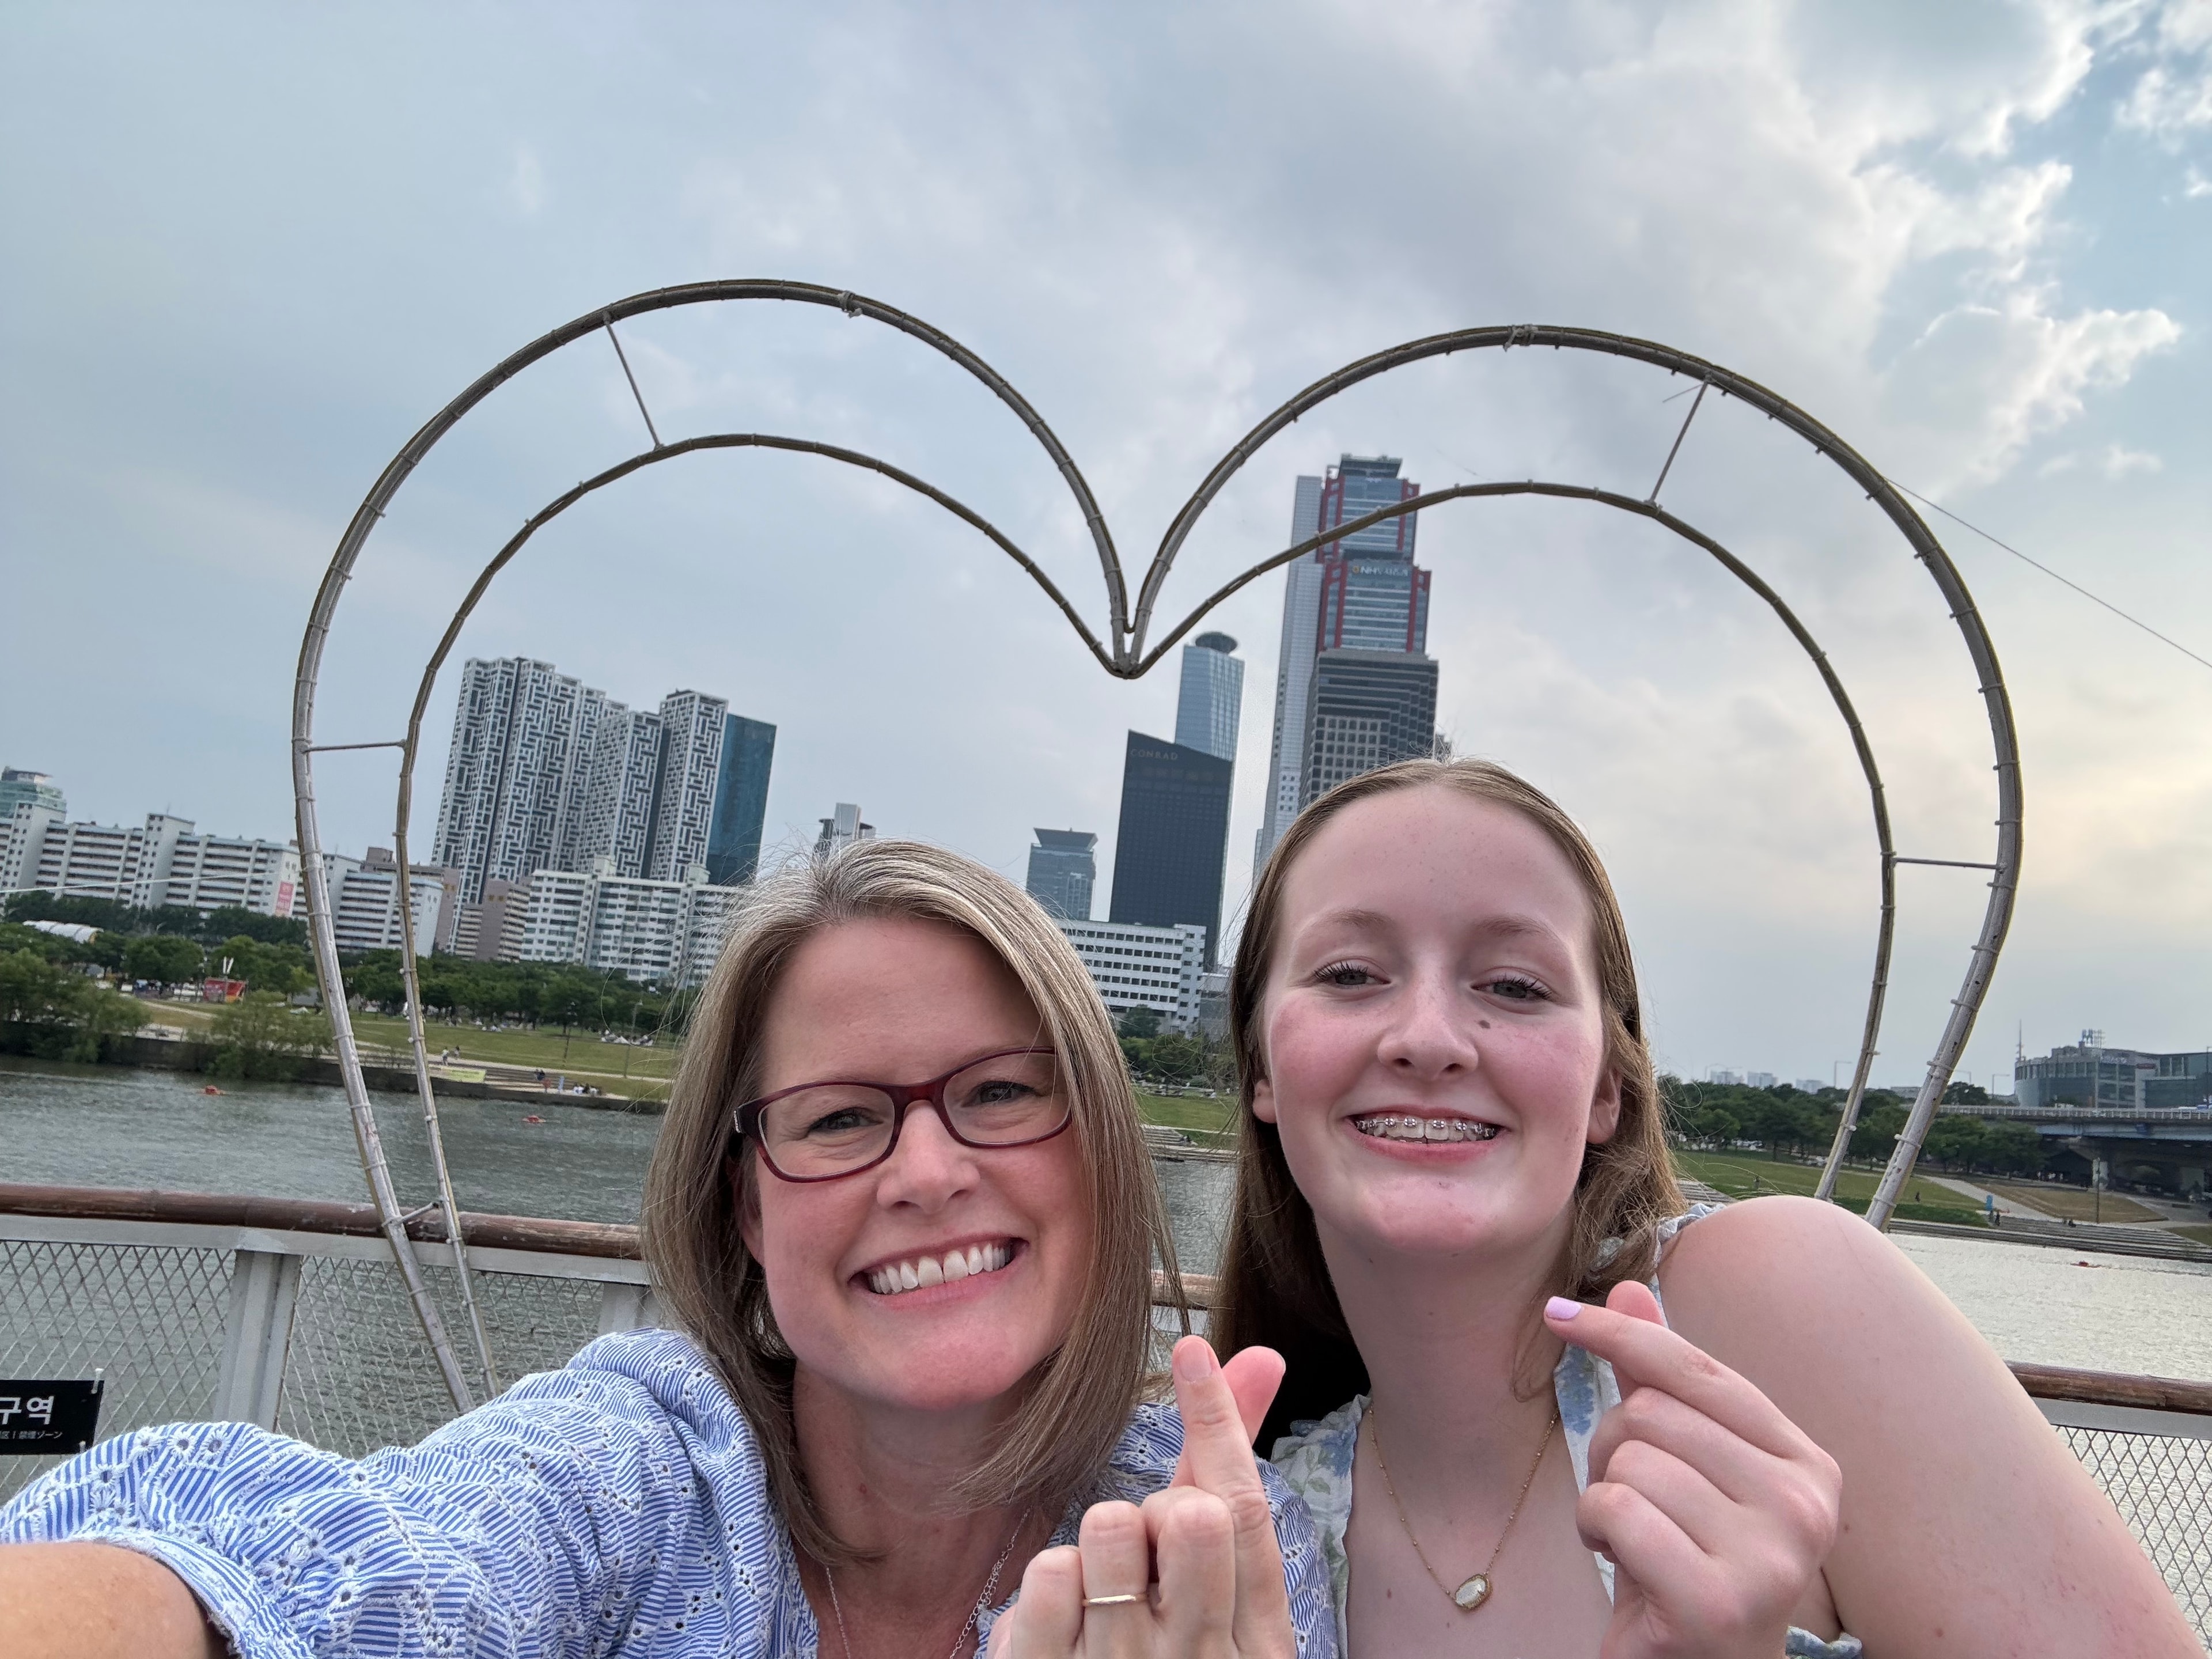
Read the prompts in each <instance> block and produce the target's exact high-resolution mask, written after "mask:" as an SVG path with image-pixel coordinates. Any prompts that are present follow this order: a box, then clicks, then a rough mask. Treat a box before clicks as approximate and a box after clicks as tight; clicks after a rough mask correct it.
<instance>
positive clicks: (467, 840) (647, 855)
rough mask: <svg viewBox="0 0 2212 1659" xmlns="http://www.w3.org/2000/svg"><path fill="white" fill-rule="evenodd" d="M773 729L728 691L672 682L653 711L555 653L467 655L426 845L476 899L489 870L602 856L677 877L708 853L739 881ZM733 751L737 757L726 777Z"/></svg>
mask: <svg viewBox="0 0 2212 1659" xmlns="http://www.w3.org/2000/svg"><path fill="white" fill-rule="evenodd" d="M733 721H734V722H735V726H734V727H733V725H732V722H733ZM763 734H765V741H764V742H763ZM774 738H775V728H774V727H773V726H765V725H763V723H762V722H760V721H757V720H742V719H741V718H739V717H737V716H732V714H730V712H729V704H728V703H727V702H726V701H725V700H724V699H722V698H720V697H714V696H708V695H706V694H705V693H703V692H699V691H688V690H687V691H674V692H671V693H670V694H669V695H668V696H667V697H665V699H663V700H662V702H661V705H660V708H659V711H658V712H647V711H644V710H634V709H631V708H627V707H625V706H624V705H623V704H622V703H619V702H611V701H610V700H609V699H608V697H607V696H606V694H605V693H604V692H602V691H599V690H595V689H593V688H592V687H590V686H587V685H585V684H581V683H580V682H579V681H577V680H576V679H574V678H571V677H569V676H567V675H564V674H562V673H560V672H558V671H556V669H555V668H554V666H553V665H552V664H550V663H546V662H538V661H535V660H533V659H530V658H526V657H502V658H498V659H491V660H485V659H477V658H471V659H470V660H469V661H468V663H467V664H466V665H465V666H464V668H463V670H462V674H461V684H460V690H459V696H458V697H457V699H456V701H455V704H454V709H453V749H452V751H451V752H450V753H449V754H448V756H447V761H446V788H445V793H444V796H443V798H442V799H441V801H440V804H439V808H438V823H437V831H436V834H435V836H434V838H433V841H432V847H431V857H432V858H433V859H434V860H435V861H436V862H437V863H438V864H439V865H440V866H443V867H445V868H447V869H450V870H453V872H455V874H456V876H457V877H458V878H459V883H460V893H461V901H462V902H463V903H465V904H468V905H479V904H481V903H482V902H483V896H484V892H485V888H486V884H487V883H489V882H492V881H502V882H506V883H507V884H510V885H514V884H520V883H522V882H525V881H526V880H528V879H529V878H531V876H532V875H533V874H534V873H535V872H538V871H539V870H567V871H569V872H572V873H574V872H580V871H586V870H589V869H590V868H592V866H593V865H594V864H595V863H596V862H597V861H598V860H601V859H606V860H611V861H612V864H613V866H614V868H615V871H616V872H617V874H618V875H620V876H623V877H625V878H638V879H645V880H677V881H681V880H682V878H684V875H685V873H686V872H688V871H690V869H691V867H692V866H695V865H702V864H705V865H710V866H716V867H719V868H720V869H721V870H722V871H724V872H726V873H725V875H724V876H723V877H722V878H723V879H728V880H748V879H750V876H751V872H752V867H753V866H754V865H757V862H758V858H759V844H760V836H759V817H760V815H761V814H762V813H764V811H765V809H766V800H767V788H768V783H767V774H768V764H769V760H770V758H771V757H772V755H773V750H774ZM733 753H734V754H735V756H736V757H737V758H738V759H739V760H740V761H741V762H742V763H743V766H742V768H741V771H740V775H738V776H736V777H735V778H733V779H732V780H731V781H730V783H729V785H728V787H724V781H723V776H722V774H723V771H724V762H725V759H726V757H728V756H731V755H732V754H733ZM724 810H726V811H727V812H728V815H729V816H728V823H727V827H726V829H725V830H724V831H723V833H722V835H721V837H720V842H719V843H718V842H717V840H716V823H717V813H718V812H719V811H724ZM748 812H750V813H751V814H752V817H751V826H752V827H751V831H750V848H751V851H750V855H748V854H747V853H746V851H745V848H746V846H747V832H746V823H747V814H748ZM716 845H720V846H722V847H723V848H724V852H725V854H726V856H723V855H718V854H715V852H714V847H715V846H716Z"/></svg>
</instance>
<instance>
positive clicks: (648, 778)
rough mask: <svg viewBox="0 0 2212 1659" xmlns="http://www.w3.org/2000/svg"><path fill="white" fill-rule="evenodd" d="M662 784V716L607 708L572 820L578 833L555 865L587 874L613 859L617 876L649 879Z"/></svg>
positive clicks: (614, 705)
mask: <svg viewBox="0 0 2212 1659" xmlns="http://www.w3.org/2000/svg"><path fill="white" fill-rule="evenodd" d="M659 784H660V716H659V715H658V714H653V712H652V711H650V710H649V709H643V708H635V709H633V708H625V707H623V705H622V704H621V703H618V702H610V703H607V704H606V705H605V708H604V710H603V711H602V712H601V714H600V716H599V731H598V734H597V741H596V742H595V744H593V753H592V764H591V767H590V769H589V770H588V771H587V772H586V774H585V777H584V786H583V788H582V790H581V792H580V796H579V799H578V800H577V803H576V805H574V807H573V808H572V809H571V810H570V812H569V818H570V821H571V822H572V823H574V825H575V833H574V836H571V837H570V838H569V841H568V856H567V857H566V858H564V859H563V860H562V862H561V863H560V864H559V865H558V866H555V867H556V868H559V869H563V870H588V869H590V868H591V867H592V860H596V859H607V860H611V861H612V863H613V866H614V872H615V873H616V874H617V875H618V876H631V877H641V876H643V875H644V874H645V860H646V854H647V849H648V848H649V847H650V845H651V840H652V835H653V797H654V794H655V793H656V792H657V790H658V789H659Z"/></svg>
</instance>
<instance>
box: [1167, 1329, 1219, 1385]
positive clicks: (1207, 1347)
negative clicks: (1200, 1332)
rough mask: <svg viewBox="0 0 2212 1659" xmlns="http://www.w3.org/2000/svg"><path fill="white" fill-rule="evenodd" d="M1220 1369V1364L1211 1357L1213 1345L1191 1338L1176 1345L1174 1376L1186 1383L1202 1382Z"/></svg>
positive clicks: (1197, 1338) (1201, 1339)
mask: <svg viewBox="0 0 2212 1659" xmlns="http://www.w3.org/2000/svg"><path fill="white" fill-rule="evenodd" d="M1220 1369H1221V1362H1220V1361H1219V1360H1218V1359H1216V1358H1214V1357H1213V1345H1212V1344H1211V1343H1210V1342H1208V1341H1207V1340H1206V1339H1205V1338H1204V1337H1193V1338H1188V1339H1186V1340H1183V1341H1181V1342H1178V1343H1176V1351H1175V1374H1176V1376H1179V1377H1181V1378H1182V1380H1183V1381H1184V1382H1186V1383H1203V1382H1204V1381H1206V1378H1207V1377H1209V1376H1212V1375H1213V1374H1214V1372H1216V1371H1217V1370H1220Z"/></svg>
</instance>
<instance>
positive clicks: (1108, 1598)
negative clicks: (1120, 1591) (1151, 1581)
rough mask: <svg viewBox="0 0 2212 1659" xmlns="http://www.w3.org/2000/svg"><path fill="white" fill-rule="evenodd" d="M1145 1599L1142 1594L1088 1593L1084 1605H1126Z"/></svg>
mask: <svg viewBox="0 0 2212 1659" xmlns="http://www.w3.org/2000/svg"><path fill="white" fill-rule="evenodd" d="M1145 1599H1146V1598H1145V1597H1144V1596H1142V1595H1086V1596H1085V1597H1084V1598H1083V1605H1084V1606H1085V1607H1128V1606H1130V1605H1131V1604H1132V1603H1133V1602H1137V1601H1143V1600H1145Z"/></svg>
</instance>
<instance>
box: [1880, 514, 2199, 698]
mask: <svg viewBox="0 0 2212 1659" xmlns="http://www.w3.org/2000/svg"><path fill="white" fill-rule="evenodd" d="M1890 483H1892V484H1894V485H1896V487H1897V488H1898V489H1902V490H1903V491H1905V494H1906V495H1910V496H1911V497H1912V499H1913V500H1914V501H1918V502H1919V503H1920V504H1921V505H1922V506H1923V507H1934V508H1935V509H1936V511H1937V512H1938V513H1942V515H1943V516H1944V517H1945V518H1947V519H1948V520H1950V521H1951V522H1952V523H1953V524H1955V525H1964V526H1966V528H1967V529H1968V530H1971V531H1972V532H1974V534H1976V535H1977V536H1979V537H1980V538H1982V539H1983V540H1984V541H1985V542H1988V543H1990V544H1992V545H1993V546H1996V547H2002V549H2004V550H2005V551H2006V552H2008V553H2009V554H2011V555H2012V556H2013V557H2015V559H2018V560H2019V561H2020V562H2021V563H2022V564H2032V565H2033V566H2034V567H2035V568H2037V569H2038V570H2040V571H2041V572H2042V573H2043V574H2045V575H2046V576H2048V577H2050V578H2051V580H2053V581H2055V582H2064V583H2065V584H2066V586H2069V587H2070V588H2072V589H2073V590H2074V591H2075V592H2076V593H2079V594H2080V595H2081V597H2082V598H2083V599H2089V600H2093V601H2094V602H2095V603H2096V604H2098V605H2103V606H2104V607H2105V609H2106V610H2107V611H2111V612H2112V614H2113V615H2114V616H2115V617H2118V618H2119V619H2120V620H2121V621H2122V622H2124V623H2133V624H2134V625H2135V626H2136V627H2137V628H2140V629H2142V631H2143V632H2144V633H2146V634H2148V635H2150V636H2151V638H2153V639H2154V640H2156V641H2159V643H2160V644H2161V645H2170V646H2172V647H2173V648H2174V649H2175V650H2177V651H2179V653H2181V654H2182V655H2183V656H2185V657H2186V658H2188V659H2189V660H2190V661H2191V662H2193V663H2197V664H2198V665H2202V666H2203V667H2206V668H2212V661H2207V660H2206V659H2204V658H2203V657H2200V656H2198V655H2197V653H2195V652H2194V651H2191V649H2190V648H2189V647H2187V646H2185V645H2184V644H2182V643H2181V641H2179V640H2174V639H2169V638H2167V637H2166V635H2163V634H2161V633H2160V632H2159V631H2158V629H2155V628H2153V627H2152V626H2151V625H2150V624H2149V623H2147V622H2144V621H2143V620H2142V618H2140V617H2130V615H2128V613H2127V612H2126V611H2123V610H2121V609H2120V607H2119V606H2118V605H2114V604H2113V603H2112V601H2111V600H2110V599H2098V598H2097V596H2096V595H2095V594H2094V593H2092V592H2090V591H2089V590H2088V589H2087V588H2086V587H2084V586H2081V583H2079V582H2077V581H2075V580H2071V579H2070V578H2069V577H2065V576H2062V575H2060V574H2058V573H2057V571H2056V570H2053V569H2052V568H2051V567H2050V566H2049V565H2047V564H2045V563H2043V562H2041V561H2040V560H2037V559H2031V558H2029V557H2028V556H2027V554H2025V553H2023V552H2021V550H2019V549H2018V548H2016V547H2015V546H2014V545H2013V544H2011V543H2010V542H2005V541H1999V540H1998V539H1997V538H1996V537H1995V536H1992V535H1990V532H1988V531H1986V530H1984V529H1983V528H1982V527H1981V526H1979V525H1978V524H1967V523H1966V520H1964V519H1962V518H1960V516H1959V515H1958V514H1957V513H1954V512H1953V511H1952V510H1951V509H1950V508H1949V507H1945V506H1944V505H1943V504H1942V502H1940V501H1929V499H1928V498H1927V497H1926V496H1925V495H1922V494H1921V493H1920V492H1919V491H1918V490H1917V489H1913V488H1911V486H1910V485H1907V484H1901V483H1898V482H1897V480H1896V479H1894V478H1892V479H1891V480H1890Z"/></svg>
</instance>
